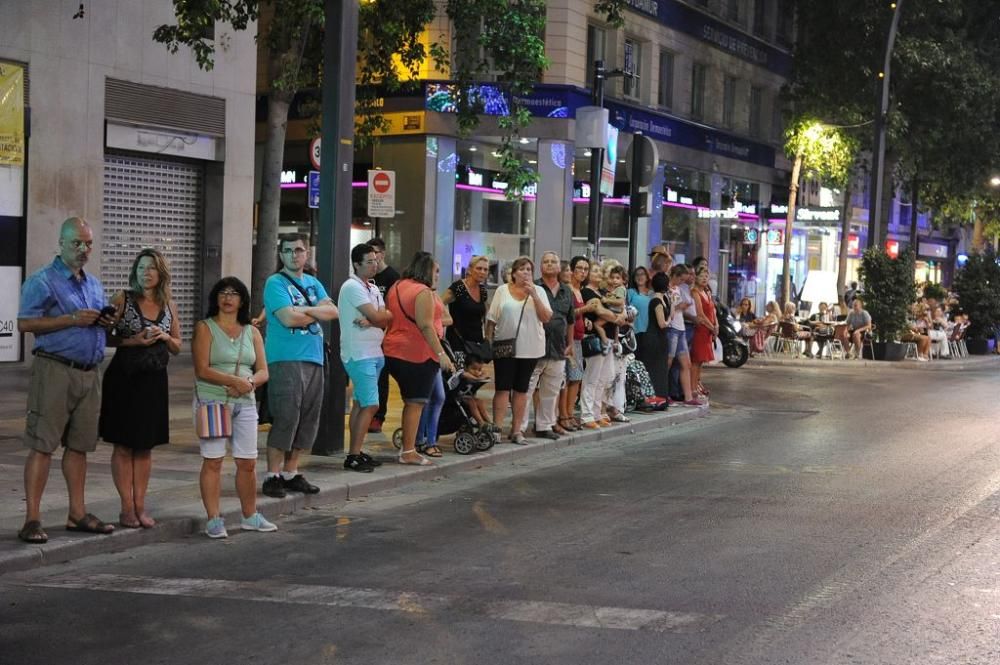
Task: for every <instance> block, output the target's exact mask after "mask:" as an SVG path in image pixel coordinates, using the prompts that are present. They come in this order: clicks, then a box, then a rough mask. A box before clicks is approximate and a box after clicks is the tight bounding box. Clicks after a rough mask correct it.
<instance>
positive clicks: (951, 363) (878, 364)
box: [746, 353, 1000, 372]
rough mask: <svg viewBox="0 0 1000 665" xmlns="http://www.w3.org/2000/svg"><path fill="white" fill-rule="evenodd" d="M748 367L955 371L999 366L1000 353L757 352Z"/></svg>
mask: <svg viewBox="0 0 1000 665" xmlns="http://www.w3.org/2000/svg"><path fill="white" fill-rule="evenodd" d="M746 366H747V367H812V368H822V367H836V368H841V369H843V368H865V369H888V370H910V369H922V370H930V371H934V372H949V371H950V372H956V371H966V370H975V369H986V368H991V367H992V368H997V367H1000V354H995V353H990V354H987V355H983V356H969V357H968V358H939V359H935V360H932V361H930V362H925V363H922V362H917V361H916V360H913V359H908V360H900V361H899V362H886V361H883V360H867V359H864V360H860V359H855V360H829V359H826V358H824V359H823V360H817V359H815V358H806V357H805V356H800V357H798V358H796V357H794V356H791V355H782V354H778V353H773V354H772V355H770V356H764V355H756V356H753V357H752V358H750V360H749V361H748V362H747V365H746Z"/></svg>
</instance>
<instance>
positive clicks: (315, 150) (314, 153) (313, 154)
mask: <svg viewBox="0 0 1000 665" xmlns="http://www.w3.org/2000/svg"><path fill="white" fill-rule="evenodd" d="M322 144H323V139H321V138H319V137H318V136H317V137H316V138H314V139H313V140H312V141H310V142H309V161H310V162H311V163H312V165H313V168H314V169H316V170H317V171H319V156H320V152H322V147H323V146H322Z"/></svg>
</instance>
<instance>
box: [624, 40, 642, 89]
mask: <svg viewBox="0 0 1000 665" xmlns="http://www.w3.org/2000/svg"><path fill="white" fill-rule="evenodd" d="M623 69H624V70H625V72H626V74H625V76H624V78H622V92H623V93H624V95H625V96H626V97H628V98H630V99H639V97H640V96H641V93H640V91H641V87H640V83H641V82H642V42H639V41H637V40H635V39H630V38H626V39H625V62H624V67H623Z"/></svg>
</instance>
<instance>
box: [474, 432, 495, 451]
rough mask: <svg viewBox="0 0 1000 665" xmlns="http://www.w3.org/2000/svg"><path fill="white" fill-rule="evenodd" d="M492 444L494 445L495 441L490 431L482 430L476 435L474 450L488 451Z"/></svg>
mask: <svg viewBox="0 0 1000 665" xmlns="http://www.w3.org/2000/svg"><path fill="white" fill-rule="evenodd" d="M494 443H496V439H495V438H494V436H493V433H492V432H490V431H486V430H484V431H482V432H480V433H479V434H477V435H476V450H480V451H484V450H489V449H490V448H492V447H493V444H494Z"/></svg>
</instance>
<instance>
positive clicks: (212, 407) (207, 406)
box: [194, 326, 246, 439]
mask: <svg viewBox="0 0 1000 665" xmlns="http://www.w3.org/2000/svg"><path fill="white" fill-rule="evenodd" d="M245 335H246V326H244V327H243V329H242V330H241V331H240V350H239V352H238V353H237V354H236V367H235V368H234V370H233V374H235V375H236V376H239V375H240V360H241V359H242V358H243V343H244V340H243V338H244V337H245ZM212 343H213V344H214V343H215V340H214V339H213V340H212ZM209 352H210V353H211V351H209ZM194 395H195V398H196V399H197V400H198V410H197V412H196V413H195V419H194V425H195V431H197V433H198V438H200V439H224V438H229V437H231V436H232V435H233V405H232V404H230V403H229V398H228V397H227V398H226V401H225V402H202V401H201V397H200V396H199V395H198V382H197V381H195V384H194Z"/></svg>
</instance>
